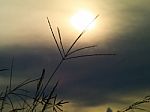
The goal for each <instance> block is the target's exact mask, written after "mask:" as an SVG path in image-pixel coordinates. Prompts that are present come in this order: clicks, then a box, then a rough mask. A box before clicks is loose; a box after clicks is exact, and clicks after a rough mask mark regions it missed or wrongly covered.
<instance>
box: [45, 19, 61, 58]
mask: <svg viewBox="0 0 150 112" xmlns="http://www.w3.org/2000/svg"><path fill="white" fill-rule="evenodd" d="M47 21H48V25H49V28H50V30H51V33H52V36H53V38H54V41H55V43H56V46H57V48H58V51H59V53H60V55H61V57H62V58H63V54H62V51H61V49H60V47H59V44H58V42H57V39H56V37H55V34H54V31H53V28H52V26H51V23H50V21H49V19H48V17H47Z"/></svg>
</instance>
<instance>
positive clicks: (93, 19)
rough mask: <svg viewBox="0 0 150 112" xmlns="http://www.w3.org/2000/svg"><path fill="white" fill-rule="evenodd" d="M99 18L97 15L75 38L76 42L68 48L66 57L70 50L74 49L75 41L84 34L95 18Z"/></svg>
mask: <svg viewBox="0 0 150 112" xmlns="http://www.w3.org/2000/svg"><path fill="white" fill-rule="evenodd" d="M98 17H99V15H97V16H96V17H95V18H94V19H93V20H92V21H91V22H90V23H89V24H88V25H87V26H86V27H85V28H84V30H83V31H82V32H81V33H80V35H79V36H78V37H77V38H76V40H75V41H74V42H73V43H72V45H71V46H70V48H69V49H68V51H67V53H66V56H67V55H68V53H69V52H70V51H71V49H72V48H73V47H74V45H75V44H76V43H77V41H78V40H79V39H80V38H81V37H82V35H83V34H84V33H85V32H86V30H87V28H88V27H89V25H91V23H93V21H95V20H96V19H97V18H98Z"/></svg>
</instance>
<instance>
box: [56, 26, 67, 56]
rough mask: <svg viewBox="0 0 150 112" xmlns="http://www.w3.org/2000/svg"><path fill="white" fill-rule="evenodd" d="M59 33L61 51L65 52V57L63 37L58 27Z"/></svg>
mask: <svg viewBox="0 0 150 112" xmlns="http://www.w3.org/2000/svg"><path fill="white" fill-rule="evenodd" d="M57 31H58V36H59V41H60V46H61V49H62V52H63V57H64V56H65V50H64V47H63V42H62V37H61V34H60V29H59V28H58V27H57Z"/></svg>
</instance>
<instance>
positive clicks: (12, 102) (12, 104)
mask: <svg viewBox="0 0 150 112" xmlns="http://www.w3.org/2000/svg"><path fill="white" fill-rule="evenodd" d="M7 98H8V100H9V102H10V104H11V107H12V110H14V109H15V108H14V105H13V102H12V100H11V98H10V97H9V95H7Z"/></svg>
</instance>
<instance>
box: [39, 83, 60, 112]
mask: <svg viewBox="0 0 150 112" xmlns="http://www.w3.org/2000/svg"><path fill="white" fill-rule="evenodd" d="M57 85H58V82H57V83H56V84H55V86H54V87H53V89H52V91H51V92H50V95H49V97H48V99H47V101H46V102H45V104H44V106H43V109H42V112H44V111H45V110H46V108H47V105H48V103H49V101H50V99H51V98H52V95H53V93H54V91H55V89H56V87H57Z"/></svg>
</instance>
